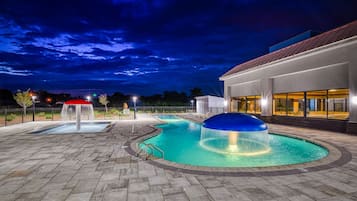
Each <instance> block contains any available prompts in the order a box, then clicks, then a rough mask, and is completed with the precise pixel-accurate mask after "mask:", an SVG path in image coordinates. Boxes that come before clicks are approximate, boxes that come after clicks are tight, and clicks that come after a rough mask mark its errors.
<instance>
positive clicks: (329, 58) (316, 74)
mask: <svg viewBox="0 0 357 201" xmlns="http://www.w3.org/2000/svg"><path fill="white" fill-rule="evenodd" d="M221 80H223V81H224V91H225V98H226V99H227V100H229V99H230V98H231V97H237V96H249V95H261V96H262V98H264V99H266V100H267V106H266V107H263V108H262V114H261V115H262V116H271V115H272V94H274V93H282V92H299V91H312V90H325V89H338V88H348V89H349V90H350V92H349V93H350V97H352V96H356V95H357V36H355V37H351V38H348V39H345V40H342V41H338V42H335V43H332V44H329V45H326V46H323V47H320V48H316V49H313V50H309V51H306V52H303V53H300V54H298V55H295V56H291V57H290V58H285V59H281V60H280V61H275V62H272V63H270V64H269V65H263V66H259V67H255V68H251V69H248V70H246V71H241V72H238V73H236V74H234V75H229V76H226V77H222V78H221ZM349 102H350V104H349V111H350V117H349V121H350V122H353V123H356V122H357V105H353V104H352V103H351V102H352V101H349ZM228 108H229V106H228Z"/></svg>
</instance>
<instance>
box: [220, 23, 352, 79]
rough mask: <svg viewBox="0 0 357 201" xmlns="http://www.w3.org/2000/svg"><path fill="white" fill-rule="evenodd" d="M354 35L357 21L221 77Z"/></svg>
mask: <svg viewBox="0 0 357 201" xmlns="http://www.w3.org/2000/svg"><path fill="white" fill-rule="evenodd" d="M355 35H357V20H355V21H353V22H351V23H348V24H346V25H343V26H341V27H338V28H336V29H332V30H330V31H327V32H324V33H322V34H319V35H317V36H314V37H312V38H309V39H306V40H303V41H301V42H298V43H295V44H293V45H290V46H288V47H285V48H282V49H279V50H277V51H274V52H271V53H269V54H265V55H263V56H260V57H258V58H255V59H252V60H249V61H247V62H245V63H242V64H239V65H237V66H235V67H233V68H232V69H231V70H229V71H228V72H226V73H225V74H224V75H222V77H225V76H228V75H232V74H234V73H237V72H240V71H244V70H247V69H249V68H253V67H256V66H260V65H264V64H267V63H270V62H273V61H277V60H279V59H283V58H286V57H289V56H293V55H296V54H299V53H302V52H305V51H308V50H312V49H314V48H318V47H321V46H324V45H328V44H330V43H334V42H337V41H340V40H343V39H346V38H350V37H352V36H355Z"/></svg>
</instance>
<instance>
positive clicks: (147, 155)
mask: <svg viewBox="0 0 357 201" xmlns="http://www.w3.org/2000/svg"><path fill="white" fill-rule="evenodd" d="M141 144H143V145H144V146H145V147H147V148H149V149H150V150H151V155H153V154H154V150H153V148H152V147H151V146H150V145H149V144H146V143H144V142H143V143H141ZM142 151H144V149H140V151H139V152H138V153H137V154H136V156H139V155H140V153H141V152H142ZM149 156H150V154H149V153H148V152H146V158H145V159H146V160H147V159H148V158H149Z"/></svg>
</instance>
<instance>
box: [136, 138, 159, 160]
mask: <svg viewBox="0 0 357 201" xmlns="http://www.w3.org/2000/svg"><path fill="white" fill-rule="evenodd" d="M141 144H142V145H144V146H145V147H147V148H148V149H149V150H150V153H149V152H148V151H147V152H146V154H147V155H146V158H145V160H147V159H148V158H149V157H150V155H151V156H154V150H156V151H158V152H159V153H160V154H161V158H162V159H165V153H164V151H163V150H162V149H160V148H159V147H157V146H156V145H154V144H151V143H149V144H147V143H143V142H142V143H141ZM142 151H144V149H140V151H139V152H138V153H137V154H136V156H139V155H140V153H141V152H142Z"/></svg>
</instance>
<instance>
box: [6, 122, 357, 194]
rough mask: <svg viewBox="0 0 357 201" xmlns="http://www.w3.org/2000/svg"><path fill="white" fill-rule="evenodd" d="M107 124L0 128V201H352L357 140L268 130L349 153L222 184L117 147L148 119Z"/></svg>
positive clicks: (319, 133)
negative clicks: (328, 163)
mask: <svg viewBox="0 0 357 201" xmlns="http://www.w3.org/2000/svg"><path fill="white" fill-rule="evenodd" d="M133 123H134V121H132V120H122V121H117V122H115V126H114V127H113V128H112V129H111V130H110V131H109V132H108V133H103V134H74V135H71V134H68V135H35V134H29V132H30V131H31V130H32V129H34V128H35V129H37V128H41V127H43V126H48V125H50V124H53V122H36V123H26V124H22V125H15V126H10V127H2V128H0V200H2V201H7V200H68V201H75V200H81V201H86V200H93V201H94V200H130V201H131V200H133V201H137V200H148V201H149V200H150V201H153V200H197V201H198V200H200V201H201V200H217V201H220V200H222V201H228V200H242V201H260V200H281V201H282V200H291V201H305V200H306V201H309V200H324V201H328V200H331V201H332V200H333V201H335V200H339V201H345V200H357V146H356V145H357V136H350V135H345V134H341V133H332V132H327V131H320V130H311V129H304V128H296V127H288V126H281V125H269V128H270V129H271V130H272V131H274V132H284V133H294V134H297V135H298V136H303V137H306V138H312V139H318V140H322V141H328V142H333V143H334V144H336V145H338V146H342V147H345V148H346V149H347V150H348V151H349V152H351V153H352V160H351V161H350V162H348V163H347V164H345V165H344V166H340V167H337V168H331V169H327V170H322V171H315V172H307V173H301V174H293V175H285V176H266V177H222V176H211V175H208V176H205V175H194V174H186V173H181V172H175V171H170V170H166V169H162V168H158V167H156V166H153V165H150V164H148V163H147V161H144V160H142V159H140V158H137V157H134V156H131V155H129V154H128V153H127V152H126V151H125V149H124V148H125V147H124V146H123V145H124V144H125V142H126V141H127V140H128V139H129V138H131V137H135V136H138V135H142V134H145V133H149V132H151V131H152V130H153V128H152V127H151V126H150V125H152V124H155V123H158V121H157V120H155V119H154V118H150V117H149V116H141V118H139V119H138V120H137V121H135V129H134V132H132V129H133Z"/></svg>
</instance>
